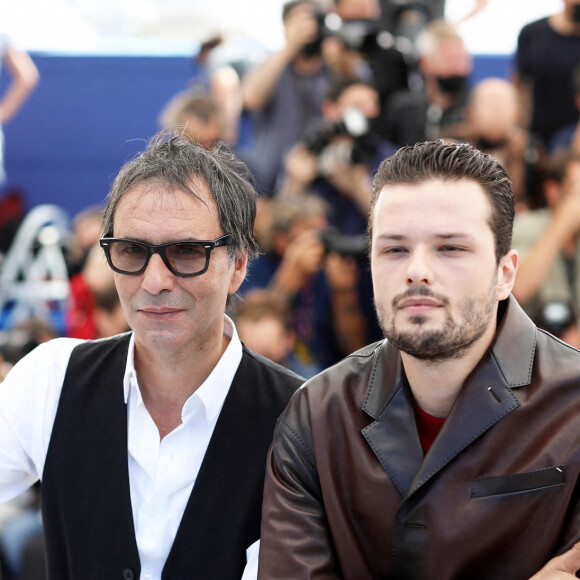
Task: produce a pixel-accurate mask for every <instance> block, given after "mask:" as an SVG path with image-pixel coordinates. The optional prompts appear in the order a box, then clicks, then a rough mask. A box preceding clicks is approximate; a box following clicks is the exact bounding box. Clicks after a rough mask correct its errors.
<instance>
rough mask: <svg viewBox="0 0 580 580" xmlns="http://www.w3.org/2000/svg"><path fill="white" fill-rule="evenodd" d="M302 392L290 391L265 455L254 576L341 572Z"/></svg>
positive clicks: (291, 577) (296, 579)
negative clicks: (258, 546) (289, 398)
mask: <svg viewBox="0 0 580 580" xmlns="http://www.w3.org/2000/svg"><path fill="white" fill-rule="evenodd" d="M308 415H309V413H308V398H307V395H306V393H305V391H303V390H301V391H299V392H298V393H296V395H295V397H294V398H293V400H292V401H291V402H290V404H289V406H288V409H287V410H286V412H285V413H284V415H283V416H282V417H281V418H280V419H279V420H278V424H277V426H276V430H275V432H274V441H273V443H272V447H271V449H270V452H269V455H268V464H267V470H266V482H265V488H264V504H263V508H262V531H261V540H260V561H259V568H258V579H259V580H272V579H273V578H276V580H284V579H288V580H301V579H307V578H308V579H309V578H324V579H329V580H330V579H333V578H336V579H338V578H341V574H340V569H339V566H338V563H337V560H336V556H335V552H334V547H333V542H332V538H331V536H330V531H329V527H328V525H327V521H326V515H325V512H324V507H323V498H322V496H321V491H320V483H319V480H318V475H317V470H316V460H315V456H314V452H313V447H312V438H311V432H310V427H309V425H310V422H309V417H308Z"/></svg>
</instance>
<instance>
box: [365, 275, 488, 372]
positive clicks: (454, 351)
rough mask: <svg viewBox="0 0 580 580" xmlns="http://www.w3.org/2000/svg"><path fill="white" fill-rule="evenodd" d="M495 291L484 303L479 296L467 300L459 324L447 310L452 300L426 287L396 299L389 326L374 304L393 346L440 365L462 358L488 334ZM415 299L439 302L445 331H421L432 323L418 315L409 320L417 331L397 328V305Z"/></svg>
mask: <svg viewBox="0 0 580 580" xmlns="http://www.w3.org/2000/svg"><path fill="white" fill-rule="evenodd" d="M495 290H496V289H495V287H494V286H492V287H491V288H490V291H489V293H488V295H486V296H485V300H484V299H483V298H482V297H480V296H478V297H473V298H466V299H464V300H463V301H462V302H461V303H460V304H459V308H458V315H459V320H454V319H453V318H452V317H451V314H450V312H449V310H447V308H448V306H449V300H448V299H447V298H446V297H444V296H441V295H438V294H435V293H434V292H432V291H431V290H430V289H429V288H427V287H425V286H419V287H417V286H415V287H411V288H409V289H408V290H407V291H406V292H404V293H403V294H399V295H398V296H396V297H395V298H394V299H393V301H392V304H391V307H392V312H393V316H392V318H391V321H390V324H389V325H388V326H386V325H385V320H386V317H385V313H384V311H383V308H382V307H381V306H380V305H377V304H376V301H375V304H376V307H377V314H378V317H379V323H380V325H381V328H382V330H383V333H384V334H385V336H386V338H387V339H388V340H389V342H390V343H391V344H392V345H393V346H395V347H396V348H398V349H399V350H401V351H403V352H405V353H407V354H409V355H410V356H412V357H415V358H417V359H420V360H424V361H428V362H433V363H438V362H442V361H445V360H449V359H457V358H461V357H462V356H464V355H465V354H466V353H467V351H468V349H469V348H470V347H471V346H472V345H473V344H474V343H475V342H477V340H479V339H480V338H481V337H482V336H483V335H484V334H485V332H486V330H487V329H488V328H489V325H490V323H491V320H492V315H493V307H494V304H495V303H496V298H495ZM412 296H430V297H433V298H434V299H436V300H438V301H439V302H440V304H441V305H442V306H441V307H442V308H444V309H445V312H446V317H445V320H444V321H443V325H442V327H440V328H438V329H433V330H428V329H424V328H422V327H424V325H425V324H427V323H428V322H429V316H428V315H424V314H415V315H413V316H411V317H410V318H409V320H410V322H411V324H412V325H413V326H414V329H411V330H406V331H400V330H398V329H397V328H396V325H395V318H396V313H397V307H396V305H397V304H398V303H400V302H401V301H402V300H404V299H406V298H409V297H412Z"/></svg>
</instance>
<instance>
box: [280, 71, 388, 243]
mask: <svg viewBox="0 0 580 580" xmlns="http://www.w3.org/2000/svg"><path fill="white" fill-rule="evenodd" d="M379 111H380V107H379V97H378V93H377V91H376V89H375V88H374V87H373V86H371V85H369V84H367V83H364V82H362V81H357V80H354V81H352V80H351V81H339V82H336V83H335V84H334V85H333V87H332V88H331V89H330V91H329V94H328V96H327V98H326V100H325V101H324V104H323V106H322V113H323V117H324V119H323V121H322V122H321V123H320V125H319V126H318V127H316V128H315V130H313V131H311V132H307V133H305V134H304V135H303V136H302V139H301V141H300V142H299V143H298V144H297V145H295V146H294V147H293V148H292V149H291V150H290V152H289V153H288V155H287V156H286V159H285V164H284V166H285V169H286V176H285V180H284V181H283V184H282V189H281V193H282V194H283V195H296V194H300V192H303V191H305V190H306V189H309V190H312V191H313V192H315V193H317V194H318V195H320V196H321V197H322V198H323V199H325V200H326V201H327V202H328V203H329V206H330V212H329V216H328V219H329V222H330V224H331V225H332V226H334V227H335V228H337V229H338V230H339V231H340V232H341V233H342V234H348V235H356V234H361V233H364V232H365V231H366V223H367V219H368V211H369V207H370V198H371V175H372V172H373V171H374V170H375V169H376V168H377V167H378V164H379V163H380V161H381V160H382V159H384V158H385V157H387V156H389V155H391V154H392V153H394V147H393V146H392V145H391V144H390V143H387V142H386V141H384V140H383V139H381V138H380V137H378V136H377V135H376V134H374V133H373V132H372V131H371V130H370V124H371V122H372V120H373V119H374V118H376V117H377V115H378V114H379Z"/></svg>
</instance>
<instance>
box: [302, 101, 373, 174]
mask: <svg viewBox="0 0 580 580" xmlns="http://www.w3.org/2000/svg"><path fill="white" fill-rule="evenodd" d="M369 129H370V121H369V119H367V118H366V117H365V116H364V114H363V113H362V112H361V111H360V110H359V109H357V108H355V107H351V108H349V109H347V110H346V111H345V112H344V114H343V116H342V118H341V119H340V120H338V121H334V122H332V121H327V120H323V121H322V122H321V123H320V124H319V125H317V126H316V127H315V128H314V129H313V130H312V131H310V132H308V133H306V134H305V135H304V137H303V138H302V143H303V144H304V145H305V146H306V148H307V149H308V151H310V152H311V153H314V154H316V155H321V154H322V153H323V152H324V151H325V150H326V149H327V148H328V147H329V145H330V144H331V143H332V141H333V139H335V138H336V137H340V136H342V135H348V136H350V137H352V143H351V144H350V146H349V147H347V148H346V149H345V148H344V147H343V148H342V149H341V152H342V155H343V156H344V157H343V159H342V160H343V161H346V162H347V163H350V164H361V165H365V164H369V163H371V162H372V161H373V160H374V158H375V156H376V155H377V146H378V145H377V143H376V140H375V139H374V138H373V137H372V135H371V134H370V133H369Z"/></svg>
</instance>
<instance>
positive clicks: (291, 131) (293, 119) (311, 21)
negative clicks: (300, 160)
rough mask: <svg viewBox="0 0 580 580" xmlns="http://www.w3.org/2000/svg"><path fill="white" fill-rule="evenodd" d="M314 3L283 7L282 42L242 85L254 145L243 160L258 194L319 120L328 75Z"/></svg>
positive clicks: (266, 190) (269, 189) (299, 0)
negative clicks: (283, 36) (283, 41)
mask: <svg viewBox="0 0 580 580" xmlns="http://www.w3.org/2000/svg"><path fill="white" fill-rule="evenodd" d="M315 12H316V3H315V2H314V1H312V0H292V1H290V2H287V3H286V4H284V6H283V8H282V20H283V22H284V31H285V39H286V42H285V44H284V47H283V48H282V49H281V50H280V51H278V52H275V53H273V54H271V55H270V56H269V57H268V58H266V60H265V61H264V62H262V63H261V64H259V65H257V66H256V67H254V68H253V69H251V70H249V71H248V72H247V74H246V75H244V79H243V81H242V92H243V97H244V107H245V109H246V111H248V112H250V113H251V119H252V124H253V132H254V136H253V144H252V148H251V150H250V151H248V152H247V153H246V154H245V155H244V157H245V161H246V162H247V163H248V165H249V166H250V168H251V169H252V172H253V173H254V175H255V177H256V180H257V182H258V186H259V189H260V191H261V193H263V194H265V195H268V196H270V195H272V193H273V191H274V189H275V186H276V178H277V176H278V174H279V172H280V170H281V165H282V159H283V157H284V155H285V154H286V153H287V152H288V150H289V149H290V147H292V145H294V144H295V143H296V142H297V141H298V139H299V138H300V137H301V135H302V134H303V133H304V131H306V130H307V129H309V128H310V127H312V126H313V124H315V123H316V122H317V121H318V120H319V119H320V117H321V108H322V101H323V100H324V96H325V95H326V93H327V91H328V87H329V84H330V73H329V72H328V70H327V69H326V67H325V66H324V64H323V60H322V56H321V55H320V41H319V23H318V20H317V18H316V16H315Z"/></svg>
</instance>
